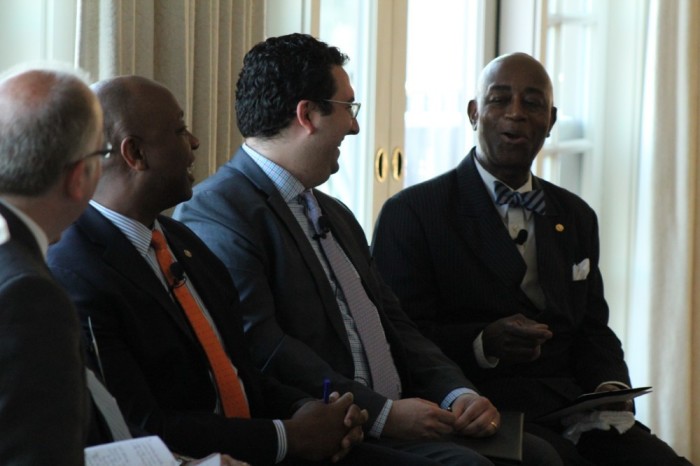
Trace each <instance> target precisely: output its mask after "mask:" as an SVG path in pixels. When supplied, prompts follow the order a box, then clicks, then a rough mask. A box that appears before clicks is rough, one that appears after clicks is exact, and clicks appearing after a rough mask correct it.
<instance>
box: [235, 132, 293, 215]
mask: <svg viewBox="0 0 700 466" xmlns="http://www.w3.org/2000/svg"><path fill="white" fill-rule="evenodd" d="M242 147H243V150H244V151H246V153H247V154H248V155H250V158H251V159H253V161H254V162H255V163H256V164H257V165H258V166H259V167H260V169H261V170H262V171H263V172H264V173H265V175H267V177H268V178H270V181H272V184H274V185H275V188H277V191H279V193H280V195H281V196H282V198H283V199H284V202H286V203H287V204H290V203H291V202H295V201H296V200H297V198H298V197H299V195H300V194H301V193H302V192H304V185H303V184H302V183H301V181H299V180H297V179H296V178H294V175H292V174H291V173H289V172H288V171H287V170H285V169H284V168H282V167H281V166H279V165H277V164H276V163H275V162H273V161H272V160H270V159H268V158H267V157H265V156H264V155H262V154H260V153H259V152H256V151H255V149H253V148H251V147H250V146H248V145H246V144H243V146H242Z"/></svg>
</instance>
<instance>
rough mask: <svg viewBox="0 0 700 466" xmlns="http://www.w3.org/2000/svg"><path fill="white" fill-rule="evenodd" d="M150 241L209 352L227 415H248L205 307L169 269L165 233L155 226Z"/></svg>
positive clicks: (186, 313) (210, 362) (169, 263)
mask: <svg viewBox="0 0 700 466" xmlns="http://www.w3.org/2000/svg"><path fill="white" fill-rule="evenodd" d="M151 245H152V246H153V248H154V249H155V251H156V257H157V258H158V265H160V269H161V270H162V271H163V274H164V275H165V278H166V280H167V282H168V283H169V284H171V285H169V286H170V287H171V289H172V290H173V293H174V294H175V298H177V301H178V302H179V303H180V307H181V308H182V309H183V310H184V311H185V315H187V319H188V320H189V321H190V325H192V329H193V330H194V333H195V334H196V335H197V339H199V343H200V344H201V345H202V348H204V352H205V353H206V354H207V359H209V365H210V366H211V369H212V372H213V373H214V379H215V380H216V386H217V387H218V390H219V396H220V397H221V404H222V405H223V408H224V414H225V415H226V417H245V418H249V417H250V410H249V409H248V403H247V402H246V399H245V395H244V394H243V389H242V388H241V383H240V381H239V380H238V376H237V375H236V371H235V370H234V369H233V364H232V363H231V360H230V359H229V358H228V356H227V355H226V352H225V351H224V348H223V347H222V346H221V342H220V341H219V338H218V337H217V336H216V334H215V333H214V329H213V328H212V326H211V324H210V323H209V321H208V320H207V318H206V317H205V316H204V312H203V311H202V308H201V307H199V305H198V304H197V301H196V300H195V299H194V297H193V296H192V294H191V293H190V290H189V289H188V288H187V286H186V285H185V284H184V283H179V284H178V283H177V280H176V279H175V277H174V276H173V273H172V271H171V270H170V268H171V266H172V264H173V263H174V262H175V261H174V259H173V256H172V254H170V251H169V250H168V245H167V243H166V241H165V237H164V236H163V233H161V232H160V231H158V230H153V238H152V239H151Z"/></svg>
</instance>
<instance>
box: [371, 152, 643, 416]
mask: <svg viewBox="0 0 700 466" xmlns="http://www.w3.org/2000/svg"><path fill="white" fill-rule="evenodd" d="M475 163H476V162H475V159H474V151H473V150H472V152H471V153H470V154H469V155H468V156H467V157H466V158H465V159H464V160H463V161H462V162H461V163H460V164H459V166H458V167H457V168H456V169H454V170H451V171H449V172H447V173H445V174H443V175H441V176H438V177H436V178H433V179H432V180H429V181H426V182H424V183H421V184H418V185H416V186H413V187H409V188H407V189H404V190H403V191H401V192H400V193H398V194H396V195H395V196H394V197H392V198H391V199H389V200H388V201H387V202H386V203H385V205H384V206H383V208H382V211H381V213H380V215H379V218H378V221H377V225H376V228H375V235H374V239H373V242H372V243H373V251H372V252H373V254H374V256H375V259H376V262H377V266H378V268H379V270H380V271H381V273H382V275H383V277H384V279H385V280H386V281H387V283H388V284H389V285H390V286H391V287H392V289H393V290H394V291H395V293H396V294H397V295H398V296H399V298H400V300H401V303H402V305H403V307H404V309H405V310H406V312H407V314H408V315H409V316H411V317H412V318H413V319H414V320H415V321H416V323H417V324H418V326H419V327H420V328H421V330H422V331H423V333H424V334H425V335H427V336H428V337H430V338H431V339H432V340H434V341H435V342H436V343H437V344H438V345H439V346H440V348H442V349H443V351H444V352H445V353H446V354H447V355H448V356H449V357H451V358H452V359H453V360H455V361H456V362H457V363H458V364H459V365H460V366H461V367H462V369H464V371H465V373H467V374H468V375H469V376H470V377H471V378H472V380H473V381H474V383H476V384H477V386H478V387H479V388H480V390H481V391H482V392H483V393H484V395H486V396H488V397H489V398H490V399H491V401H493V402H494V403H495V404H496V406H498V407H499V409H503V410H517V411H524V412H525V413H526V414H529V415H538V414H542V413H545V412H547V411H550V410H552V409H555V408H557V407H560V406H562V405H563V404H565V403H567V402H569V401H571V400H573V399H574V398H575V397H576V396H578V395H580V394H581V393H583V392H588V391H592V390H594V389H595V388H596V386H597V385H598V384H600V383H602V382H605V381H613V380H615V381H621V382H625V383H628V384H629V374H628V370H627V366H626V365H625V362H624V360H623V353H622V349H621V344H620V341H619V340H618V339H617V337H616V336H615V335H614V333H613V332H612V330H611V329H610V328H609V327H608V306H607V304H606V302H605V299H604V297H603V281H602V278H601V274H600V270H599V269H598V256H599V244H598V224H597V219H596V215H595V213H594V212H593V210H592V209H591V208H590V207H589V206H588V205H587V204H586V203H585V202H584V201H583V200H581V199H580V198H579V197H577V196H575V195H574V194H572V193H570V192H568V191H566V190H564V189H562V188H559V187H557V186H554V185H552V184H551V183H548V182H546V181H544V180H541V179H539V178H535V179H533V183H534V184H535V186H539V187H541V188H542V189H543V190H544V193H545V199H546V212H545V214H544V215H535V236H536V244H537V264H538V272H539V281H540V285H541V287H542V289H543V291H544V294H545V297H546V309H544V310H543V311H540V310H538V309H537V308H536V307H535V306H534V305H533V304H532V303H531V302H530V300H529V299H528V298H527V296H526V295H525V294H524V293H523V292H522V290H521V289H520V283H521V281H522V278H523V276H524V274H525V269H526V265H525V262H524V260H523V259H522V256H521V255H520V253H519V252H518V250H517V248H516V246H515V244H514V242H513V240H512V239H511V238H510V236H509V234H508V232H507V231H506V228H505V227H504V224H503V221H502V219H501V217H500V215H499V214H498V212H497V211H496V209H495V208H494V205H493V201H492V198H491V196H490V194H489V193H488V192H487V190H486V187H485V186H484V183H483V181H482V179H481V177H480V176H479V173H478V171H477V169H476V166H475ZM585 259H588V261H589V264H590V271H589V273H588V276H587V277H586V279H584V280H577V281H574V280H573V267H574V264H580V263H581V262H583V261H584V260H585ZM516 313H522V314H524V315H525V316H526V317H529V318H531V319H534V320H537V321H540V322H543V323H546V324H548V325H549V327H550V329H551V330H552V332H553V333H554V337H553V338H552V339H551V340H550V341H548V342H546V343H545V344H544V345H543V347H542V355H541V357H540V358H539V359H537V360H536V361H533V362H529V363H522V364H506V363H502V364H499V365H498V366H497V367H496V368H495V369H481V368H479V367H478V365H477V364H476V360H475V357H474V353H473V351H472V341H473V340H474V338H475V337H476V336H477V335H478V333H479V332H480V331H481V330H483V329H484V327H485V326H486V325H488V324H489V323H491V322H493V321H495V320H497V319H500V318H503V317H506V316H510V315H513V314H516Z"/></svg>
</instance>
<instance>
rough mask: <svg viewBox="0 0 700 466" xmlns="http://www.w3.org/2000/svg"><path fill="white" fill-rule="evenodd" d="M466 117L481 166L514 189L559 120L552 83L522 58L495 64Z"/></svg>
mask: <svg viewBox="0 0 700 466" xmlns="http://www.w3.org/2000/svg"><path fill="white" fill-rule="evenodd" d="M468 113H469V121H470V122H471V124H472V127H473V128H474V130H475V131H476V133H477V144H476V157H477V160H478V161H479V162H480V163H481V166H482V167H484V168H485V169H486V170H487V171H488V172H489V173H491V174H492V175H494V176H495V177H496V178H498V179H499V180H501V181H503V182H504V183H506V184H507V185H508V186H510V187H511V188H519V187H520V186H522V185H523V184H524V183H525V182H527V180H528V178H529V174H530V169H531V166H532V162H533V160H534V159H535V157H536V156H537V154H538V152H539V151H540V149H541V148H542V146H543V144H544V141H545V139H546V138H547V137H548V136H549V132H550V130H551V129H552V126H553V125H554V123H555V121H556V119H557V110H556V108H555V107H554V105H553V96H552V81H551V80H550V78H549V75H548V74H547V71H546V70H545V69H544V67H543V66H542V64H541V63H540V62H538V61H537V60H535V59H534V58H532V57H531V56H530V55H527V54H524V53H513V54H509V55H503V56H500V57H498V58H496V59H495V60H493V61H491V62H490V63H489V64H488V65H486V67H485V68H484V70H483V71H482V72H481V75H480V76H479V82H478V88H477V95H476V99H474V100H472V101H470V102H469V107H468Z"/></svg>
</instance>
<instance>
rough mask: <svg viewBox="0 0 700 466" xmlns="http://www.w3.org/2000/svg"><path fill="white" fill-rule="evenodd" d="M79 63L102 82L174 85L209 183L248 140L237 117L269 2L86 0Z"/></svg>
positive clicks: (198, 165) (200, 173)
mask: <svg viewBox="0 0 700 466" xmlns="http://www.w3.org/2000/svg"><path fill="white" fill-rule="evenodd" d="M78 8H79V10H78V26H77V27H78V40H77V45H76V48H77V51H76V57H77V58H76V61H77V65H78V66H80V67H81V68H83V69H85V70H87V71H89V72H90V73H91V75H92V77H93V78H94V80H95V81H97V80H99V79H104V78H108V77H112V76H118V75H124V74H139V75H142V76H146V77H148V78H151V79H155V80H156V81H158V82H161V83H163V84H164V85H166V86H167V87H168V88H170V90H171V91H172V92H173V94H174V95H175V97H176V98H177V99H178V101H179V102H180V105H181V106H182V108H183V110H184V112H185V118H186V121H187V123H188V125H189V126H190V128H191V129H192V132H193V133H194V134H195V135H196V136H197V137H198V138H199V140H200V147H199V149H198V150H197V151H196V152H195V155H196V156H197V160H196V162H195V176H196V178H197V180H198V181H201V180H202V179H204V178H205V177H207V176H208V175H210V174H211V173H213V172H214V171H215V170H216V168H217V167H218V166H219V165H221V164H222V163H224V162H225V161H226V160H228V158H229V157H230V156H231V154H232V152H233V150H234V149H235V147H236V146H238V145H239V144H240V142H241V140H242V139H241V137H240V135H239V133H238V131H237V128H236V121H235V112H234V95H235V84H236V79H237V78H238V71H239V70H240V67H241V64H242V61H243V56H244V55H245V52H246V51H247V50H248V49H249V48H250V47H252V45H254V44H255V43H257V42H259V41H261V40H263V39H264V21H263V19H264V2H263V1H262V0H80V3H79V6H78Z"/></svg>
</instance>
